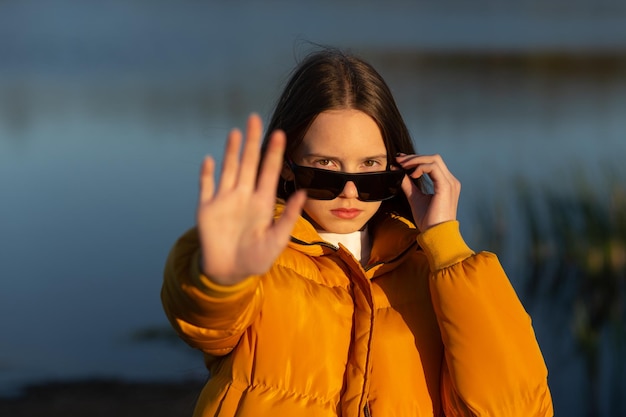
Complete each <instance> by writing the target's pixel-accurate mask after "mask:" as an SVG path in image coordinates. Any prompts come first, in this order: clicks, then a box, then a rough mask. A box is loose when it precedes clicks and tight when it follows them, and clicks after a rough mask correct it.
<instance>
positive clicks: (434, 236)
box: [417, 220, 474, 272]
mask: <svg viewBox="0 0 626 417" xmlns="http://www.w3.org/2000/svg"><path fill="white" fill-rule="evenodd" d="M417 242H418V243H419V245H420V247H421V248H422V249H423V250H424V253H425V254H426V257H427V258H428V264H429V265H430V270H431V271H432V272H435V271H438V270H440V269H444V268H447V267H449V266H452V265H454V264H456V263H459V262H461V261H463V260H465V259H467V258H469V257H470V256H472V255H474V251H473V250H471V249H470V248H469V246H467V244H466V243H465V241H464V240H463V237H462V236H461V232H460V231H459V222H458V221H456V220H453V221H448V222H444V223H440V224H438V225H436V226H433V227H431V228H430V229H428V230H426V231H424V232H423V233H420V234H419V235H418V236H417Z"/></svg>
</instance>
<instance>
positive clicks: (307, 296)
mask: <svg viewBox="0 0 626 417" xmlns="http://www.w3.org/2000/svg"><path fill="white" fill-rule="evenodd" d="M281 210H282V207H281V206H280V205H279V206H278V208H277V214H278V213H279V212H280V211H281ZM370 229H371V231H372V233H373V236H374V238H373V244H372V252H371V257H370V261H369V263H368V265H367V267H366V268H365V269H364V268H362V267H361V265H360V264H359V262H358V261H357V260H356V259H354V257H353V256H352V255H351V254H350V253H349V252H348V251H347V250H346V249H345V248H344V247H339V248H336V247H334V246H333V245H331V244H329V243H325V242H323V241H321V239H320V237H319V235H318V234H317V233H316V231H315V229H314V228H313V227H312V226H311V224H310V223H308V222H307V221H306V220H305V219H303V218H301V219H300V220H299V222H298V223H297V224H296V226H295V228H294V231H293V234H292V240H291V243H290V244H289V246H288V247H287V248H286V249H285V250H284V251H283V253H282V255H281V256H280V257H279V258H278V259H277V260H276V262H275V263H274V266H273V267H272V269H271V270H270V271H269V272H267V273H266V274H264V275H262V276H252V277H249V278H248V279H246V280H244V281H243V282H241V283H239V284H237V285H235V286H232V287H224V286H219V285H216V284H215V283H213V282H212V281H210V280H209V279H208V278H207V277H205V276H203V275H201V274H200V272H199V268H198V265H199V259H198V257H199V241H198V236H197V232H196V231H195V230H191V231H189V232H188V233H186V234H185V235H184V236H183V237H181V239H180V240H179V241H178V242H177V244H176V245H175V246H174V248H173V250H172V252H171V254H170V257H169V259H168V262H167V264H166V269H165V281H164V284H163V289H162V301H163V305H164V308H165V311H166V313H167V316H168V317H169V319H170V321H171V323H172V325H173V326H174V327H175V329H176V330H177V331H178V333H179V334H180V336H181V337H182V338H183V339H184V340H185V341H186V342H187V343H188V344H190V345H191V346H193V347H196V348H198V349H201V350H202V351H203V352H204V353H205V357H206V362H207V366H208V367H209V368H210V371H211V378H210V379H209V380H208V382H207V384H206V386H205V388H204V390H203V391H202V393H201V395H200V398H199V400H198V403H197V406H196V411H195V416H229V417H230V416H320V417H321V416H328V417H330V416H344V417H356V416H373V417H379V416H420V417H421V416H444V415H445V416H448V417H454V416H498V417H505V416H520V417H521V416H523V417H532V416H552V415H553V411H552V401H551V397H550V392H549V390H548V386H547V370H546V367H545V364H544V361H543V358H542V355H541V352H540V350H539V347H538V345H537V342H536V339H535V335H534V332H533V329H532V326H531V321H530V318H529V316H528V315H527V314H526V312H525V311H524V308H523V307H522V305H521V304H520V301H519V300H518V298H517V296H516V294H515V292H514V290H513V288H512V286H511V285H510V283H509V281H508V279H507V277H506V275H505V273H504V272H503V270H502V268H501V267H500V264H499V262H498V260H497V258H496V256H495V255H493V254H491V253H479V254H475V253H474V252H472V251H471V250H470V249H469V248H468V247H467V245H466V244H465V243H464V241H463V239H462V238H461V235H460V233H459V228H458V223H457V222H447V223H443V224H440V225H438V226H435V227H433V228H431V229H429V230H427V231H426V232H425V233H422V234H419V233H418V231H417V230H416V229H415V228H414V226H413V225H412V224H411V223H410V222H408V221H407V220H405V219H403V218H400V217H398V216H394V215H387V216H385V218H384V219H382V220H380V221H377V222H376V223H375V224H371V225H370ZM224 238H225V239H227V237H224Z"/></svg>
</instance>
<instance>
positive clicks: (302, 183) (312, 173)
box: [294, 166, 345, 200]
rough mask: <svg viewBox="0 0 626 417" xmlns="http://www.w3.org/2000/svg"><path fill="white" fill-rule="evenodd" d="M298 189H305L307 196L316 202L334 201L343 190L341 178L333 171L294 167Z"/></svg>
mask: <svg viewBox="0 0 626 417" xmlns="http://www.w3.org/2000/svg"><path fill="white" fill-rule="evenodd" d="M294 168H295V170H294V172H295V181H296V188H301V189H305V190H306V192H307V196H308V197H309V198H312V199H315V200H333V199H335V198H337V196H338V195H339V194H341V191H342V190H343V186H344V184H345V182H344V183H343V184H341V178H337V176H336V175H333V174H335V173H334V172H333V171H329V170H324V169H315V168H310V167H304V166H294Z"/></svg>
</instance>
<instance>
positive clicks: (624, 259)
mask: <svg viewBox="0 0 626 417" xmlns="http://www.w3.org/2000/svg"><path fill="white" fill-rule="evenodd" d="M311 43H318V44H325V45H332V46H338V47H341V48H346V49H349V50H351V51H353V52H355V53H358V54H360V55H361V56H363V57H364V58H366V59H368V60H369V61H370V62H371V63H373V64H374V65H375V66H376V67H377V68H378V70H379V71H380V72H381V74H382V75H383V77H385V79H386V80H387V81H388V83H389V85H390V87H391V89H392V91H393V92H394V94H395V96H396V99H397V101H398V104H399V107H400V110H401V112H402V113H403V115H404V117H405V120H406V122H407V124H408V126H409V128H410V130H411V133H412V135H413V138H414V141H415V143H416V146H417V149H418V151H419V152H421V153H440V154H441V155H442V156H443V157H444V158H445V160H446V162H447V164H448V166H449V167H450V169H451V171H452V172H453V173H454V174H455V175H456V176H457V177H458V178H459V179H460V180H461V182H462V183H463V192H462V197H461V206H460V213H459V217H460V221H461V227H462V230H463V234H464V235H465V237H466V240H467V241H468V242H469V243H470V246H472V247H473V248H474V249H477V250H482V249H486V250H491V251H495V252H497V253H498V254H499V255H500V257H501V260H502V262H503V264H504V266H505V268H506V269H507V271H508V273H509V276H510V278H511V281H512V283H513V285H514V286H515V288H516V290H517V292H518V294H519V295H520V298H521V299H522V301H523V302H524V304H525V306H526V307H527V310H528V311H529V313H530V314H531V316H532V318H533V323H534V326H535V330H536V333H537V338H538V340H539V342H540V345H541V347H542V350H543V353H544V356H545V359H546V362H547V365H548V369H549V372H550V376H549V378H550V386H551V389H552V393H553V397H554V403H555V410H556V414H557V415H568V416H619V415H626V399H624V398H625V397H626V396H625V395H624V394H626V363H625V361H626V360H625V359H624V358H625V357H626V355H625V353H626V330H625V329H626V312H625V310H626V191H625V189H626V172H625V171H626V169H625V167H624V163H623V160H624V157H626V2H625V1H620V0H570V1H564V0H559V1H541V0H518V1H502V0H501V1H491V0H475V1H472V2H465V1H462V0H443V1H442V0H439V1H434V0H424V1H408V0H407V1H403V0H390V1H385V2H384V3H383V2H375V1H355V0H343V1H330V0H326V1H318V2H303V1H300V2H293V1H285V0H270V1H266V2H254V1H251V0H237V1H231V2H225V1H215V2H201V1H191V0H187V1H172V0H153V1H147V0H110V1H106V2H98V1H90V0H86V1H85V0H84V1H77V0H49V1H43V0H42V1H34V0H20V1H17V0H13V1H12V0H4V1H0V397H2V398H4V400H0V403H2V402H3V401H4V403H5V404H6V403H7V402H10V401H15V398H19V395H23V394H24V387H25V386H29V385H33V384H40V385H41V384H46V383H51V382H55V381H94V380H97V381H101V380H106V381H124V382H125V383H129V382H131V383H137V384H139V383H142V382H153V381H172V382H175V381H190V380H192V381H196V380H198V381H199V380H201V379H202V378H204V377H205V370H204V367H203V364H202V359H201V357H200V355H199V354H198V353H196V352H194V351H192V350H191V349H189V348H187V347H186V346H185V345H184V344H183V343H182V342H180V341H179V340H178V339H176V337H175V336H173V335H172V332H171V331H170V329H169V325H168V323H167V320H166V318H165V316H164V314H163V312H162V308H161V304H160V298H159V292H160V286H161V280H162V268H163V264H164V262H165V258H166V256H167V253H168V251H169V248H170V247H171V245H172V244H173V242H174V241H175V239H176V238H177V236H178V235H180V234H181V233H182V232H183V231H184V230H185V229H186V228H188V227H190V226H192V225H193V222H194V211H195V203H196V188H197V174H198V168H199V164H200V162H201V160H202V158H203V157H204V155H206V154H213V155H215V156H216V157H217V158H218V159H219V158H221V154H222V145H223V143H224V139H225V136H226V134H227V132H228V130H229V129H230V128H231V127H233V126H243V124H244V123H245V119H246V116H247V115H248V114H249V113H250V112H253V111H255V112H258V113H260V114H261V115H262V116H263V118H264V119H265V120H267V119H268V117H269V114H270V112H271V110H272V106H273V104H274V101H275V100H276V98H277V96H278V94H279V92H280V89H281V87H282V85H283V83H284V82H285V81H286V79H287V77H288V75H289V72H290V70H291V69H292V68H293V66H294V65H295V64H296V62H297V60H298V58H299V57H302V56H304V55H305V54H306V53H307V52H308V51H309V50H311V48H312V45H311ZM190 401H191V403H193V399H191V400H190ZM0 410H2V408H1V407H0ZM23 415H25V414H23ZM91 415H93V414H91ZM118 415H121V414H118ZM171 415H176V414H171Z"/></svg>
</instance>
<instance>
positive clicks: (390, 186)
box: [355, 171, 404, 201]
mask: <svg viewBox="0 0 626 417" xmlns="http://www.w3.org/2000/svg"><path fill="white" fill-rule="evenodd" d="M403 177H404V171H384V172H380V173H378V172H377V173H371V174H364V175H363V176H361V177H360V178H359V181H358V182H355V184H356V187H357V190H358V192H359V200H361V201H383V200H388V199H390V198H392V197H394V196H395V195H397V194H398V193H399V192H400V189H401V188H400V184H401V183H402V178H403Z"/></svg>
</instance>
